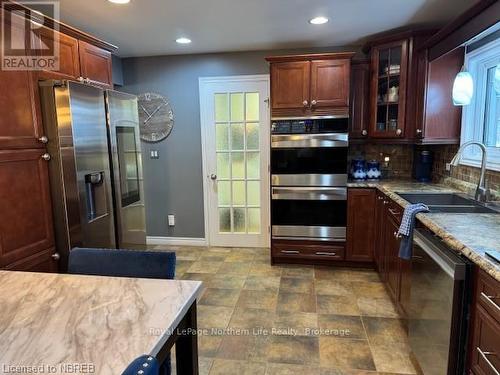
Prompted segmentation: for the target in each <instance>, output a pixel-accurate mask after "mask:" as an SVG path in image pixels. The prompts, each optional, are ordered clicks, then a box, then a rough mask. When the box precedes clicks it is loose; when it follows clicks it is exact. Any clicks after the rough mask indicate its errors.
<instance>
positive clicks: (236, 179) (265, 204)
mask: <svg viewBox="0 0 500 375" xmlns="http://www.w3.org/2000/svg"><path fill="white" fill-rule="evenodd" d="M268 98H269V76H268V75H262V76H236V77H214V78H200V106H201V108H200V113H201V133H202V144H203V172H204V176H205V178H204V181H203V185H204V192H205V231H206V233H207V237H208V243H209V244H210V246H233V247H267V246H269V172H268V165H269V137H270V135H269V127H270V122H269V108H268V102H269V100H268Z"/></svg>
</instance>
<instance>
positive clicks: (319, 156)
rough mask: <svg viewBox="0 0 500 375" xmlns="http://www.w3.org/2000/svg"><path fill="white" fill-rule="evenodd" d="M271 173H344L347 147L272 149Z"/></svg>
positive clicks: (345, 170)
mask: <svg viewBox="0 0 500 375" xmlns="http://www.w3.org/2000/svg"><path fill="white" fill-rule="evenodd" d="M271 173H272V174H273V175H280V174H345V173H347V147H342V148H327V147H325V148H323V147H321V148H275V149H272V151H271Z"/></svg>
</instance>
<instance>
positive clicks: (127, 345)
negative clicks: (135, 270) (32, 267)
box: [0, 271, 201, 375]
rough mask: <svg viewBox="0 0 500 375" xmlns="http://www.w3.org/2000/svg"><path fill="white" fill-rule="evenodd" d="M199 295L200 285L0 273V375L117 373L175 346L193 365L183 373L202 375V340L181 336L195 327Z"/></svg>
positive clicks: (190, 282)
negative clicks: (199, 362)
mask: <svg viewBox="0 0 500 375" xmlns="http://www.w3.org/2000/svg"><path fill="white" fill-rule="evenodd" d="M200 292H201V282H198V281H178V280H153V279H132V278H118V277H101V276H79V275H61V274H43V273H31V272H13V271H0V374H2V375H3V374H14V373H26V371H25V372H21V371H19V370H20V369H22V368H23V367H24V368H27V367H30V368H32V369H33V368H34V367H37V368H38V369H39V370H43V372H40V371H39V372H38V373H42V374H70V373H71V374H75V373H76V374H82V373H93V374H98V375H117V374H118V375H119V374H121V373H122V371H123V370H124V369H125V368H126V367H127V365H128V364H129V363H130V362H132V360H134V359H135V358H136V357H138V356H140V355H142V354H151V355H153V356H156V357H158V358H159V359H161V360H163V359H164V358H165V356H166V355H167V353H168V351H169V350H170V348H171V347H172V345H173V344H174V343H176V346H177V351H179V352H181V353H182V355H184V358H182V359H183V361H186V360H187V361H188V362H189V361H191V362H193V363H188V364H186V365H184V366H185V370H184V371H182V372H183V373H197V358H196V357H197V352H196V337H195V336H193V335H191V336H189V337H188V336H184V335H180V336H179V335H178V334H177V333H176V332H178V331H179V330H177V328H178V327H181V326H182V327H184V328H186V327H187V328H196V298H197V297H198V295H199V293H200ZM179 337H182V338H181V339H180V340H179ZM193 337H194V338H193ZM179 345H181V347H182V349H183V350H179ZM190 356H191V357H193V358H190ZM160 357H162V358H160ZM179 359H180V358H179V356H178V357H177V361H179ZM195 361H196V364H194V362H195ZM75 365H76V366H77V367H76V371H75V367H74V366H75ZM72 366H73V367H72ZM78 366H80V367H78ZM178 366H179V365H178Z"/></svg>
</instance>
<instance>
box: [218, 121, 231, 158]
mask: <svg viewBox="0 0 500 375" xmlns="http://www.w3.org/2000/svg"><path fill="white" fill-rule="evenodd" d="M215 137H216V138H217V151H220V150H229V125H228V124H217V125H216V127H215Z"/></svg>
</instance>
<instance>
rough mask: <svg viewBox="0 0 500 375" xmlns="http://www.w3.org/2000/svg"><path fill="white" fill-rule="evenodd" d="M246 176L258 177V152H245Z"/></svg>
mask: <svg viewBox="0 0 500 375" xmlns="http://www.w3.org/2000/svg"><path fill="white" fill-rule="evenodd" d="M247 171H248V173H247V178H260V153H259V152H248V153H247Z"/></svg>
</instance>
